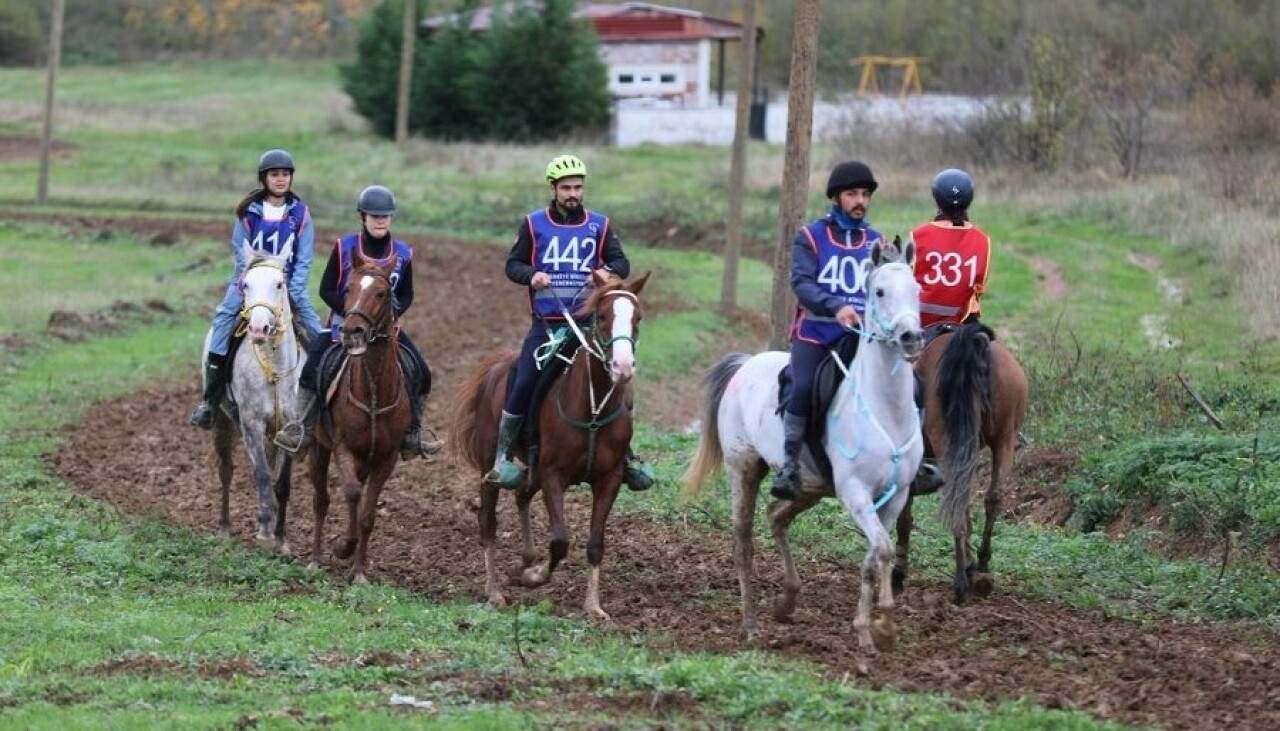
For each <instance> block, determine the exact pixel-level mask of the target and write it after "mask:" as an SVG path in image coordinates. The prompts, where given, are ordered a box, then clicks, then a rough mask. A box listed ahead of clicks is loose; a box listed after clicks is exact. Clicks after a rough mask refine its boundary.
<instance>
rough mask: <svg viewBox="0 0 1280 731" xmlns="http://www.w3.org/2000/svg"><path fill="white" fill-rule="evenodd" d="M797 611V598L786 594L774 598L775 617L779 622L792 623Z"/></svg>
mask: <svg viewBox="0 0 1280 731" xmlns="http://www.w3.org/2000/svg"><path fill="white" fill-rule="evenodd" d="M795 613H796V598H795V596H794V595H789V594H784V595H783V596H780V597H778V598H776V599H774V600H773V618H774V619H775V620H777V621H779V622H785V623H790V622H791V621H792V619H793V616H794V615H795Z"/></svg>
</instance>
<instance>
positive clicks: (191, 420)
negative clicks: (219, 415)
mask: <svg viewBox="0 0 1280 731" xmlns="http://www.w3.org/2000/svg"><path fill="white" fill-rule="evenodd" d="M187 423H188V424H190V425H191V426H197V427H200V428H201V429H212V428H213V407H212V406H210V405H209V402H207V401H201V402H200V403H198V404H196V407H195V408H194V409H192V410H191V415H190V416H188V417H187Z"/></svg>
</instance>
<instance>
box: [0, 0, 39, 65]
mask: <svg viewBox="0 0 1280 731" xmlns="http://www.w3.org/2000/svg"><path fill="white" fill-rule="evenodd" d="M39 55H40V19H39V17H38V16H37V15H36V11H35V8H34V7H31V6H30V5H28V4H27V3H26V2H24V1H23V0H0V66H9V65H25V64H33V63H35V62H36V59H37V57H39Z"/></svg>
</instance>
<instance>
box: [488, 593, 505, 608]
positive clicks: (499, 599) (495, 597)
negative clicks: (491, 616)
mask: <svg viewBox="0 0 1280 731" xmlns="http://www.w3.org/2000/svg"><path fill="white" fill-rule="evenodd" d="M489 606H491V607H493V608H494V609H502V608H503V607H505V606H507V598H506V597H504V596H503V595H502V592H499V591H491V592H489Z"/></svg>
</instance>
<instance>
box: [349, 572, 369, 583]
mask: <svg viewBox="0 0 1280 731" xmlns="http://www.w3.org/2000/svg"><path fill="white" fill-rule="evenodd" d="M351 583H353V584H368V583H369V577H367V576H365V575H364V574H356V575H354V576H352V577H351Z"/></svg>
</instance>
